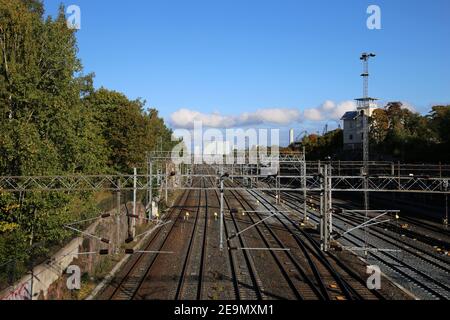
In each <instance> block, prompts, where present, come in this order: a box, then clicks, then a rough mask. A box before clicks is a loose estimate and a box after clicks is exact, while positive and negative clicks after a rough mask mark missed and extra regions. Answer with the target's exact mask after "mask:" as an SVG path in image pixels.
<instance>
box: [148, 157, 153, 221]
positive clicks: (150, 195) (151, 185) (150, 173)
mask: <svg viewBox="0 0 450 320" xmlns="http://www.w3.org/2000/svg"><path fill="white" fill-rule="evenodd" d="M148 170H149V187H148V188H149V189H148V190H149V205H150V211H149V213H148V219H149V220H153V163H152V160H151V159H150V158H149V161H148Z"/></svg>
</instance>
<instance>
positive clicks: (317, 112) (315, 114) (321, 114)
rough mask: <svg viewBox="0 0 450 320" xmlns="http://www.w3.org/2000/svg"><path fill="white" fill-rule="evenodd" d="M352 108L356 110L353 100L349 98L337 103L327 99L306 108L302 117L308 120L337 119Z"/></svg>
mask: <svg viewBox="0 0 450 320" xmlns="http://www.w3.org/2000/svg"><path fill="white" fill-rule="evenodd" d="M354 110H356V102H354V101H350V100H349V101H344V102H341V103H338V104H337V103H335V102H334V101H331V100H327V101H325V102H324V103H323V104H322V105H320V106H318V107H316V108H312V109H306V110H305V111H304V112H303V119H304V120H309V121H324V120H339V119H341V117H342V116H343V115H344V113H346V112H347V111H354Z"/></svg>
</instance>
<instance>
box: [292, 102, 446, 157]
mask: <svg viewBox="0 0 450 320" xmlns="http://www.w3.org/2000/svg"><path fill="white" fill-rule="evenodd" d="M300 145H301V146H304V147H305V148H306V152H307V157H308V159H310V160H324V159H326V158H327V157H331V158H332V159H335V160H348V159H349V157H351V158H352V159H359V160H360V159H361V158H362V154H361V152H359V153H358V152H356V153H354V154H351V153H350V152H348V151H344V150H343V131H342V130H341V129H337V130H334V131H331V132H328V133H327V134H325V135H322V136H320V135H317V134H311V135H307V136H305V137H304V138H303V139H302V141H301V144H300ZM370 158H371V160H389V161H401V162H408V163H439V162H441V163H450V105H443V106H434V107H432V108H431V111H430V112H429V113H428V114H427V115H421V114H419V113H417V112H413V111H411V110H408V109H406V108H404V106H403V105H402V103H400V102H390V103H388V104H387V105H386V106H385V107H384V108H380V109H376V110H375V111H374V112H373V115H372V117H371V119H370Z"/></svg>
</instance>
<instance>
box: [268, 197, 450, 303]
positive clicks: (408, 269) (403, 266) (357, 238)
mask: <svg viewBox="0 0 450 320" xmlns="http://www.w3.org/2000/svg"><path fill="white" fill-rule="evenodd" d="M270 196H271V197H274V195H273V194H270ZM286 196H287V197H286ZM283 197H284V199H285V203H286V205H287V206H288V207H290V208H291V209H292V210H294V211H297V212H300V210H298V203H299V201H300V202H303V200H302V199H301V196H297V195H295V196H293V198H292V195H289V194H288V193H284V194H283ZM286 198H287V199H286ZM316 201H317V200H316ZM309 214H310V217H311V219H312V220H313V221H314V222H315V223H316V224H318V223H319V218H318V215H317V213H316V212H314V211H312V210H309ZM333 221H334V228H335V229H336V230H338V231H339V232H341V233H344V232H345V231H346V230H347V227H348V226H356V225H357V224H359V223H358V222H356V221H352V220H351V219H347V218H346V217H342V216H339V215H334V216H333ZM374 229H375V230H377V231H375V230H374ZM378 229H379V228H378V227H375V228H373V229H372V230H371V231H368V234H369V235H370V236H372V237H370V240H371V241H370V243H369V246H370V248H372V249H376V248H386V247H389V248H391V249H392V250H395V249H398V250H399V251H402V252H403V253H402V254H401V255H396V254H394V253H392V252H387V251H375V252H370V255H369V256H370V257H371V259H373V260H375V262H376V263H378V264H380V265H381V266H383V268H382V269H383V270H384V271H385V273H388V274H389V275H390V276H391V277H392V278H393V279H394V280H396V281H398V282H399V283H400V284H401V285H403V286H404V287H406V288H408V289H410V291H412V292H413V293H415V294H416V295H418V296H419V297H420V298H424V299H448V298H449V293H450V291H449V290H450V287H449V285H448V279H449V278H450V277H449V273H448V262H446V261H445V260H446V259H445V260H444V261H442V259H436V257H435V256H434V255H430V251H427V250H424V249H423V248H419V247H418V245H417V244H413V243H405V239H404V238H403V237H395V236H392V235H389V234H388V233H386V232H385V231H378ZM341 242H343V244H344V245H348V246H354V247H363V246H364V244H365V239H364V237H363V235H358V233H357V232H356V233H353V234H348V235H347V236H346V237H345V238H343V239H342V240H341ZM400 243H403V245H400ZM405 252H406V253H407V254H405ZM438 261H439V262H438ZM387 271H389V272H387Z"/></svg>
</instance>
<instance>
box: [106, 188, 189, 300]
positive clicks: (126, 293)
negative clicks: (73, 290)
mask: <svg viewBox="0 0 450 320" xmlns="http://www.w3.org/2000/svg"><path fill="white" fill-rule="evenodd" d="M190 193H191V191H186V192H184V194H183V195H182V196H181V198H180V200H179V202H178V205H177V206H175V207H173V208H172V210H171V213H170V215H169V216H168V217H167V219H168V220H171V223H170V224H168V225H165V226H163V227H161V228H159V229H157V231H156V232H155V233H154V234H153V235H152V237H151V239H150V240H149V242H148V244H147V245H146V247H145V249H143V250H144V251H147V250H150V249H151V248H154V247H155V246H159V247H160V248H161V247H162V245H163V243H164V239H165V238H166V237H165V235H167V234H168V233H170V232H171V230H172V229H173V228H174V225H175V222H176V220H177V219H178V218H179V217H180V215H181V214H182V211H183V209H184V208H183V207H182V206H181V204H183V203H185V202H186V200H187V199H188V198H189V195H190ZM158 242H160V243H159V244H158ZM161 242H162V243H161ZM154 260H155V256H154V255H148V254H144V253H140V254H137V255H134V256H133V257H132V260H131V261H130V262H129V263H128V264H127V265H126V267H125V269H124V270H122V271H121V273H120V274H119V275H118V276H116V277H115V278H114V279H113V281H112V282H111V283H110V284H109V285H108V287H107V288H106V290H104V291H103V292H102V293H101V294H100V295H99V297H98V298H99V299H109V300H131V299H133V297H134V295H135V293H136V292H137V290H138V289H139V286H140V285H141V283H142V282H143V281H144V279H145V275H146V273H147V271H148V269H149V268H150V267H151V265H152V264H153V263H154Z"/></svg>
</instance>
